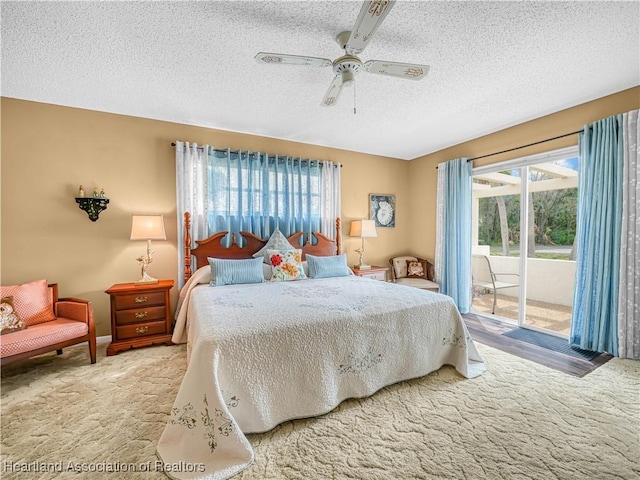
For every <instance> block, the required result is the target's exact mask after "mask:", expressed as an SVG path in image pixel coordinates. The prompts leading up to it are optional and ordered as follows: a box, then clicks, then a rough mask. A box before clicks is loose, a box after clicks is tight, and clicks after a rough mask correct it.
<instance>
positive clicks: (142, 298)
mask: <svg viewBox="0 0 640 480" xmlns="http://www.w3.org/2000/svg"><path fill="white" fill-rule="evenodd" d="M147 301H149V299H148V298H147V297H136V303H145V302H147Z"/></svg>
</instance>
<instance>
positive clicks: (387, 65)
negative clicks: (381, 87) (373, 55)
mask: <svg viewBox="0 0 640 480" xmlns="http://www.w3.org/2000/svg"><path fill="white" fill-rule="evenodd" d="M364 69H365V71H367V72H369V73H377V74H379V75H389V76H391V77H398V78H408V79H410V80H421V79H423V78H424V77H426V76H427V73H429V65H420V64H417V63H400V62H385V61H384V60H369V61H368V62H365V64H364Z"/></svg>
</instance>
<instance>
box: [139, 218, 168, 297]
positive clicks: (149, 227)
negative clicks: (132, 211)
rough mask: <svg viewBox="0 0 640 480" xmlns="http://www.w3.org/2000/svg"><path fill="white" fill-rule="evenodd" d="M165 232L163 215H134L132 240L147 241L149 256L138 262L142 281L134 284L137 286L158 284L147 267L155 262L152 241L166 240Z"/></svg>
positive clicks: (142, 256)
mask: <svg viewBox="0 0 640 480" xmlns="http://www.w3.org/2000/svg"><path fill="white" fill-rule="evenodd" d="M166 239H167V236H166V234H165V232H164V220H163V219H162V215H133V216H132V219H131V240H146V241H147V256H146V257H145V256H144V255H140V256H139V257H138V258H136V261H137V262H138V264H139V265H140V268H141V277H140V280H138V281H137V282H134V283H135V284H136V285H146V284H148V283H158V279H157V278H153V277H150V276H149V274H148V273H147V267H148V266H149V264H150V263H151V262H153V250H151V240H166Z"/></svg>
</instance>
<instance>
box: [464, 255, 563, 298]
mask: <svg viewBox="0 0 640 480" xmlns="http://www.w3.org/2000/svg"><path fill="white" fill-rule="evenodd" d="M477 248H478V247H474V253H483V254H485V252H484V251H483V252H480V251H476V249H477ZM481 248H482V247H481ZM489 260H490V261H491V268H492V270H493V271H494V273H518V268H519V266H520V258H519V257H502V256H490V257H489ZM483 262H484V260H482V259H477V258H474V259H473V261H472V269H473V277H474V278H477V279H479V280H483V281H491V279H490V277H489V275H488V270H487V268H486V267H484V265H483ZM527 267H528V268H527V270H528V273H527V297H528V298H529V299H531V300H538V301H540V302H546V303H553V304H556V305H565V306H568V307H570V306H572V304H573V287H574V283H575V274H576V262H574V261H572V260H548V259H544V258H530V259H528V265H527ZM498 279H500V277H498ZM513 279H514V277H511V276H509V277H505V278H504V279H503V280H504V281H506V282H511V281H512V280H513ZM498 294H499V295H507V296H513V297H517V296H518V289H517V288H504V289H500V290H498Z"/></svg>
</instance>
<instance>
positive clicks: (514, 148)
mask: <svg viewBox="0 0 640 480" xmlns="http://www.w3.org/2000/svg"><path fill="white" fill-rule="evenodd" d="M581 132H582V130H576V131H575V132H570V133H565V134H563V135H558V136H557V137H553V138H546V139H544V140H539V141H537V142H533V143H528V144H526V145H521V146H519V147H513V148H509V149H507V150H502V151H500V152H494V153H488V154H486V155H480V156H479V157H473V158H467V162H473V161H474V160H479V159H481V158H487V157H493V156H494V155H500V154H502V153H508V152H513V151H514V150H520V149H522V148H527V147H533V146H534V145H539V144H541V143H546V142H551V141H553V140H557V139H559V138H564V137H570V136H571V135H576V134H578V133H581ZM437 169H438V166H437V165H436V170H437Z"/></svg>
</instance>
